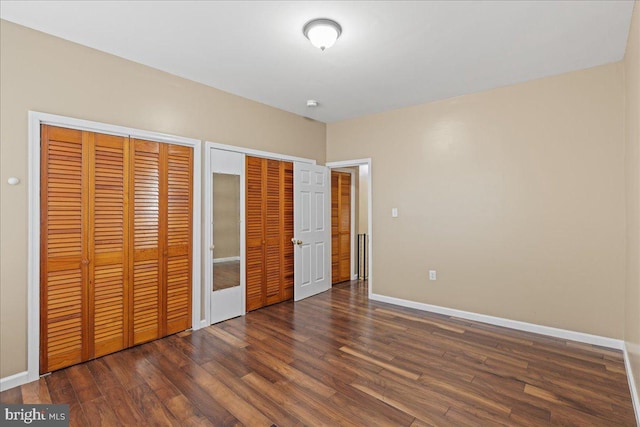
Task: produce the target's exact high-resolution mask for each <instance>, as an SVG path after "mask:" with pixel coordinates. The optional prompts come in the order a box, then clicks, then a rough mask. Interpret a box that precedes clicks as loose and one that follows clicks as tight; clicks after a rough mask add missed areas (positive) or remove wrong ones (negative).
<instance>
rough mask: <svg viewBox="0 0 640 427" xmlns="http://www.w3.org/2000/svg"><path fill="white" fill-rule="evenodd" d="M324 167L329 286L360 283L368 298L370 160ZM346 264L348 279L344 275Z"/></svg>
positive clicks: (370, 206) (370, 255) (333, 163)
mask: <svg viewBox="0 0 640 427" xmlns="http://www.w3.org/2000/svg"><path fill="white" fill-rule="evenodd" d="M327 166H328V167H329V168H330V169H331V175H332V195H331V199H332V203H331V205H332V206H331V208H332V209H331V210H332V215H331V231H332V236H331V237H332V238H331V244H332V245H331V246H332V248H331V255H332V257H331V261H332V283H333V284H337V283H346V281H349V280H350V281H354V280H356V281H363V282H365V283H364V285H365V286H362V287H361V289H363V290H365V291H366V293H367V294H368V295H369V296H370V295H371V292H372V284H373V280H372V277H373V276H372V271H373V267H372V266H373V263H372V258H373V256H372V251H371V248H372V231H373V221H372V215H371V214H372V200H371V199H372V198H371V194H372V192H371V159H358V160H346V161H339V162H328V163H327ZM347 177H348V178H347ZM334 189H336V190H337V194H336V190H334ZM345 205H346V206H348V207H345ZM347 230H348V232H347ZM347 236H349V237H348V238H347ZM347 241H348V245H347V243H346V242H347ZM347 250H348V251H349V252H348V255H347ZM347 263H348V265H349V270H348V271H349V275H350V277H346V274H344V272H345V271H344V270H345V265H346V264H347ZM341 269H342V271H341ZM336 277H337V278H336Z"/></svg>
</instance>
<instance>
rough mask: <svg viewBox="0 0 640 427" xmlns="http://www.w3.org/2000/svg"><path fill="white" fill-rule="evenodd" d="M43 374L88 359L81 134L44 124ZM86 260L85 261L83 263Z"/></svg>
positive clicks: (41, 277)
mask: <svg viewBox="0 0 640 427" xmlns="http://www.w3.org/2000/svg"><path fill="white" fill-rule="evenodd" d="M41 135H42V151H41V187H40V188H41V191H40V197H41V201H40V203H41V206H42V209H41V221H40V223H41V244H40V251H41V254H40V263H41V264H40V372H41V373H46V372H49V371H51V370H54V369H59V368H62V367H65V366H69V365H72V364H75V363H79V362H81V361H82V360H84V359H86V358H87V357H88V354H87V353H88V349H87V347H86V341H87V329H86V320H87V319H86V313H87V303H88V298H87V297H88V293H87V287H86V286H85V284H86V282H87V280H88V270H87V262H86V260H87V257H88V255H87V240H86V236H87V233H86V222H87V221H86V218H87V215H88V212H87V203H86V201H87V197H88V193H87V182H86V181H87V175H88V170H87V169H86V167H85V165H86V157H87V155H88V153H87V150H86V149H85V147H86V145H85V144H83V138H84V135H83V132H81V131H77V130H70V129H64V128H57V127H51V126H44V125H43V126H42V127H41ZM83 261H85V262H83Z"/></svg>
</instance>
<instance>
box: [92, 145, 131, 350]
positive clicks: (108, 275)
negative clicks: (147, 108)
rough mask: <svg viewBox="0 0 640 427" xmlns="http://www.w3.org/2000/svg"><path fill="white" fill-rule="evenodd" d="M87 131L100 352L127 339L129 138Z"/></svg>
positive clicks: (95, 342)
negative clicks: (90, 139)
mask: <svg viewBox="0 0 640 427" xmlns="http://www.w3.org/2000/svg"><path fill="white" fill-rule="evenodd" d="M91 136H92V139H93V141H92V142H93V144H91V145H90V153H91V154H90V157H91V161H90V162H89V182H90V183H91V184H90V189H89V200H90V204H91V205H90V210H91V220H90V223H89V230H90V232H89V251H90V258H91V263H90V265H89V269H90V277H91V278H90V283H89V284H90V288H91V289H90V290H91V292H90V295H89V300H90V301H89V307H90V308H89V325H90V326H91V327H90V328H89V331H90V345H91V346H92V348H90V355H91V357H99V356H102V355H105V354H109V353H113V352H114V351H118V350H121V349H123V348H126V347H128V344H129V342H128V341H129V325H128V323H129V322H128V317H129V316H128V315H129V313H128V302H129V298H128V292H129V289H128V287H129V271H128V267H129V266H128V258H129V257H128V252H129V206H128V198H129V174H128V172H129V138H126V137H121V136H113V135H102V134H92V135H91Z"/></svg>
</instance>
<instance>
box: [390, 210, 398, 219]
mask: <svg viewBox="0 0 640 427" xmlns="http://www.w3.org/2000/svg"><path fill="white" fill-rule="evenodd" d="M391 217H392V218H398V208H391Z"/></svg>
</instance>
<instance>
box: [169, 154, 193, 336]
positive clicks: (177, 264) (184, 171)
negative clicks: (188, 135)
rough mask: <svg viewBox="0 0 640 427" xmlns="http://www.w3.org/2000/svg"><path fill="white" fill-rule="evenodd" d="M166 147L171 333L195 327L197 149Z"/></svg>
mask: <svg viewBox="0 0 640 427" xmlns="http://www.w3.org/2000/svg"><path fill="white" fill-rule="evenodd" d="M165 149H166V150H167V168H166V171H167V172H166V173H167V178H166V179H167V202H166V203H167V220H166V224H167V231H166V239H167V243H166V250H165V254H166V255H165V263H166V264H165V268H164V270H165V272H166V273H165V274H166V285H165V287H166V296H165V301H166V317H165V319H166V329H165V334H167V335H168V334H173V333H176V332H180V331H183V330H185V329H188V328H190V327H191V278H192V275H191V268H192V267H191V259H192V257H191V241H192V238H193V237H192V236H193V232H192V221H191V218H192V200H193V190H192V178H193V149H192V148H190V147H184V146H179V145H166V146H165Z"/></svg>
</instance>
